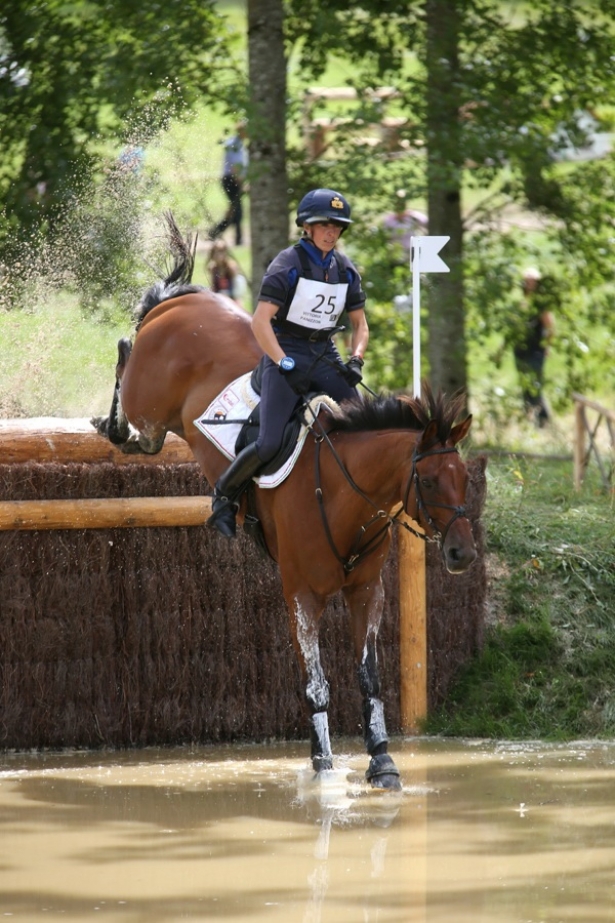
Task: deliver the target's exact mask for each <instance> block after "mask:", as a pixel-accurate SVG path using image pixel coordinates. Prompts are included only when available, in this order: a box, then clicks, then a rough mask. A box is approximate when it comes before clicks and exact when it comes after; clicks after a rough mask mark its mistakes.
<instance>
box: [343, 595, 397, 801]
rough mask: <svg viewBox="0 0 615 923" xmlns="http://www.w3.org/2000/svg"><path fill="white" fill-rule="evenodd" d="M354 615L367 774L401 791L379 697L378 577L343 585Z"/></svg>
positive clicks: (377, 783)
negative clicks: (389, 752)
mask: <svg viewBox="0 0 615 923" xmlns="http://www.w3.org/2000/svg"><path fill="white" fill-rule="evenodd" d="M344 597H345V599H346V604H347V605H348V608H349V610H350V615H351V619H352V627H353V636H354V647H355V657H356V661H357V672H358V677H359V688H360V689H361V695H362V697H363V736H364V738H365V747H366V749H367V752H368V753H369V755H370V757H371V759H370V763H369V768H368V770H367V772H366V778H367V780H368V781H369V782H370V783H371V785H372V786H373V787H374V788H387V789H392V790H394V791H399V789H400V788H401V783H400V780H399V771H398V769H397V767H396V766H395V763H394V762H393V760H392V759H391V757H390V756H389V754H388V752H387V750H388V743H389V738H388V736H387V730H386V724H385V720H384V705H383V703H382V699H381V698H380V675H379V671H378V653H377V649H376V642H377V640H378V629H379V628H380V620H381V618H382V610H383V607H384V588H383V586H382V581H381V580H380V579H379V578H376V579H375V580H371V581H370V582H369V583H361V584H356V585H354V586H350V587H346V588H345V589H344Z"/></svg>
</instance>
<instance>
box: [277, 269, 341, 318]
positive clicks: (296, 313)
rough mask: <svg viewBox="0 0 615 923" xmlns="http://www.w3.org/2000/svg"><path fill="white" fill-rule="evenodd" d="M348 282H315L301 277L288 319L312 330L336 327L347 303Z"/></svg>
mask: <svg viewBox="0 0 615 923" xmlns="http://www.w3.org/2000/svg"><path fill="white" fill-rule="evenodd" d="M347 292H348V283H347V282H336V283H335V284H330V283H329V282H315V281H314V280H313V279H303V278H300V279H299V282H298V283H297V289H296V291H295V295H294V298H293V300H292V301H291V303H290V307H289V309H288V314H287V315H286V320H288V321H291V323H293V324H298V325H299V326H300V327H308V328H309V329H310V330H327V329H328V328H329V327H335V325H336V323H337V321H338V318H339V317H340V315H341V313H342V311H343V310H344V306H345V304H346V294H347Z"/></svg>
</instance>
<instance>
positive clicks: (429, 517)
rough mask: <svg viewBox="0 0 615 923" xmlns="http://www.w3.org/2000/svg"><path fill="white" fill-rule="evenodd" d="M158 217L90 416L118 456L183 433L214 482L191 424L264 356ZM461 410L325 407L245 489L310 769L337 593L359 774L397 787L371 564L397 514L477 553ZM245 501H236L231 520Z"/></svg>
mask: <svg viewBox="0 0 615 923" xmlns="http://www.w3.org/2000/svg"><path fill="white" fill-rule="evenodd" d="M166 220H167V227H168V236H169V243H170V248H171V253H172V255H173V257H174V261H173V267H172V269H171V271H170V272H168V274H167V275H166V277H165V278H164V279H163V280H161V281H159V282H157V283H156V284H155V285H154V286H152V287H151V288H150V289H148V291H147V292H146V293H145V294H144V296H143V298H142V300H141V302H140V304H139V306H138V307H137V309H136V322H137V323H136V333H135V336H134V341H133V342H132V343H131V341H129V340H126V339H122V340H120V343H119V361H118V365H117V369H116V376H117V377H116V388H115V392H114V397H113V404H112V407H111V412H110V415H109V417H105V418H104V419H99V420H98V421H93V422H95V425H96V426H97V428H98V429H99V432H101V433H102V434H104V435H106V436H107V437H108V438H110V439H111V440H112V441H113V442H114V443H116V444H119V445H121V447H122V448H123V450H124V451H127V452H131V451H137V452H147V453H155V452H158V451H160V449H161V448H162V445H163V442H164V439H165V435H166V433H168V432H172V433H175V434H177V435H178V436H181V437H182V438H184V439H185V440H186V441H187V442H188V444H189V446H190V448H191V450H192V452H193V454H194V457H195V459H196V460H197V462H198V464H199V466H200V468H201V469H202V471H203V473H204V475H205V477H206V478H207V480H208V482H209V483H210V484H212V485H213V484H214V483H215V482H216V480H217V478H218V477H219V476H220V474H221V473H222V472H223V470H224V469H225V468H226V466H227V464H228V461H227V459H226V458H225V457H223V455H222V454H221V452H220V451H219V450H218V449H217V448H216V447H215V446H214V445H213V443H212V442H210V441H209V439H207V437H206V436H205V435H203V434H202V433H201V432H200V430H199V429H197V427H196V426H195V424H194V421H195V420H196V419H197V418H198V417H199V416H200V415H201V414H202V413H203V411H204V410H205V409H206V408H207V407H208V406H209V405H210V403H211V402H212V400H214V398H216V397H217V395H218V394H219V393H220V392H221V391H222V390H223V389H224V388H225V387H226V386H227V385H228V384H229V383H230V382H231V381H233V380H235V379H236V378H238V377H239V376H241V375H242V374H244V373H246V372H249V371H250V370H251V369H254V368H255V366H256V365H257V364H258V362H259V360H260V358H261V355H262V352H261V350H260V348H259V346H258V345H257V343H256V340H255V339H254V336H253V334H252V329H251V321H250V316H249V315H248V314H247V313H246V312H245V311H243V310H242V309H241V308H239V307H237V305H235V303H234V302H232V301H231V300H230V299H228V298H226V297H225V296H223V295H216V294H214V293H212V292H210V291H208V290H206V289H204V288H202V287H200V286H195V285H192V284H191V283H190V279H191V275H192V268H193V262H194V249H195V248H194V247H193V245H192V241H191V238H190V236H189V235H188V236H187V237H186V238H185V239H184V238H183V237H182V235H181V233H180V232H179V230H178V229H177V226H176V225H175V222H174V221H173V218H172V215H170V213H169V214H168V215H167V216H166ZM165 271H166V270H165ZM299 400H300V399H299V398H298V401H299ZM462 407H463V401H462V399H460V398H454V399H447V398H445V397H444V396H442V395H438V396H436V395H434V394H433V393H432V391H431V389H429V388H428V387H427V386H425V387H424V391H423V396H422V398H421V399H411V398H408V397H395V396H388V397H377V398H369V399H368V398H365V399H358V400H357V401H356V402H354V401H353V402H348V403H347V404H346V405H343V406H341V407H340V408H339V410H333V411H329V410H327V411H324V412H323V413H321V414H319V416H318V419H317V420H314V421H313V426H312V430H311V435H310V436H309V437H308V439H307V440H306V442H305V444H304V446H303V449H302V451H301V454H300V455H299V457H298V459H297V462H296V464H295V466H294V468H293V470H292V471H291V473H290V475H289V476H288V477H287V478H286V480H284V481H283V482H282V483H281V484H279V486H277V487H275V488H273V489H259V488H257V487H255V486H254V487H251V490H253V493H252V503H253V505H254V507H255V510H256V514H257V516H258V519H259V520H260V523H261V525H262V531H263V534H264V540H265V542H266V547H267V550H268V552H269V554H270V555H271V557H272V558H273V559H274V560H275V561H277V563H278V566H279V570H280V575H281V580H282V587H283V593H284V598H285V601H286V605H287V608H288V614H289V618H290V630H291V635H292V641H293V645H294V649H295V651H296V654H297V657H298V661H299V665H300V669H301V676H302V682H303V687H304V695H305V702H306V705H307V710H308V713H309V721H310V738H311V759H312V765H313V767H314V770H315V771H316V772H317V773H318V772H321V771H323V770H327V769H331V768H332V765H333V763H332V759H333V757H332V750H331V743H330V737H329V727H328V717H327V709H328V704H329V684H328V682H327V679H326V677H325V675H324V672H323V668H322V665H321V660H320V650H319V639H318V631H319V621H320V618H321V615H322V612H323V609H324V607H325V605H326V602H327V600H328V599H329V597H331V596H332V595H334V594H336V593H337V592H338V591H341V592H342V594H343V597H344V599H345V602H346V605H347V607H348V610H349V613H350V619H351V625H352V632H353V642H354V655H355V658H356V665H357V672H358V682H359V687H360V691H361V695H362V700H363V721H364V723H363V732H364V740H365V746H366V749H367V753H368V755H369V757H370V762H369V768H368V770H367V772H366V777H367V779H368V781H369V782H370V783H371V785H372V786H373V787H376V788H382V789H393V790H395V789H399V788H400V787H401V786H400V780H399V772H398V770H397V768H396V766H395V764H394V762H393V760H392V758H391V756H390V755H389V754H388V752H387V746H388V737H387V732H386V726H385V719H384V710H383V703H382V700H381V698H380V680H379V671H378V660H377V652H376V641H377V636H378V629H379V625H380V620H381V615H382V611H383V604H384V589H383V582H382V575H381V573H382V568H383V566H384V562H385V559H386V557H387V553H388V550H389V546H390V542H391V531H392V529H391V526H392V525H393V524H394V523H398V522H399V516H400V515H401V514H402V513H403V512H404V511H405V512H406V513H408V514H409V516H410V517H411V518H412V519H413V520H415V521H416V522H417V523H418V524H419V525H420V526H422V529H423V530H424V534H425V537H426V539H428V540H433V541H437V542H438V543H439V545H440V548H441V553H442V556H443V559H444V562H445V564H446V567H447V568H448V570H449V571H450V572H451V573H453V574H457V573H461V572H463V571H465V570H466V569H467V568H468V567H469V566H470V565H471V564H472V562H473V561H474V559H475V558H476V547H475V543H474V539H473V536H472V529H471V525H470V522H469V521H468V518H467V517H466V513H465V507H464V503H465V492H466V484H467V480H468V473H467V469H466V466H465V464H464V462H463V461H462V459H461V457H460V455H459V453H458V450H457V445H458V444H459V442H460V441H461V440H462V439H463V438H464V437H465V436H466V435H467V433H468V431H469V429H470V424H471V417H470V416H468V417H466V418H465V419H464V420H463V421H462V422H460V423H456V422H455V420H456V418H457V416H458V415H459V413H460V412H461V410H462ZM129 424H130V425H129ZM245 509H246V503H245V497H244V500H243V501H242V508H241V510H240V513H239V520H240V521H242V517H243V516H244V515H245ZM417 534H418V533H417Z"/></svg>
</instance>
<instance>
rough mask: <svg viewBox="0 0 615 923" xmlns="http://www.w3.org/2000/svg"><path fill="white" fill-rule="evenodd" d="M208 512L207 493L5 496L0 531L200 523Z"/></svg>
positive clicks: (204, 520)
mask: <svg viewBox="0 0 615 923" xmlns="http://www.w3.org/2000/svg"><path fill="white" fill-rule="evenodd" d="M210 515H211V498H210V497H124V498H117V497H112V498H108V499H106V500H7V501H3V502H0V531H4V532H6V531H10V530H38V529H41V530H42V529H124V528H126V529H134V528H141V527H151V526H202V525H204V523H205V522H206V520H207V519H209V516H210Z"/></svg>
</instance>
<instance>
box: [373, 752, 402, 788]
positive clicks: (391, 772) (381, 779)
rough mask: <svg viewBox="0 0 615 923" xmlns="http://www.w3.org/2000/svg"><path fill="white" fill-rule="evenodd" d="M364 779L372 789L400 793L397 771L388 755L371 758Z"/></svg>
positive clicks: (381, 754)
mask: <svg viewBox="0 0 615 923" xmlns="http://www.w3.org/2000/svg"><path fill="white" fill-rule="evenodd" d="M365 778H366V779H367V781H368V782H369V783H370V785H371V786H372V788H381V789H386V790H387V791H390V792H400V791H401V781H400V778H399V770H398V768H397V766H396V765H395V763H394V762H393V760H392V759H391V757H390V756H389V754H388V753H379V754H378V755H377V756H372V758H371V760H370V763H369V767H368V770H367V772H366V773H365Z"/></svg>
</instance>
